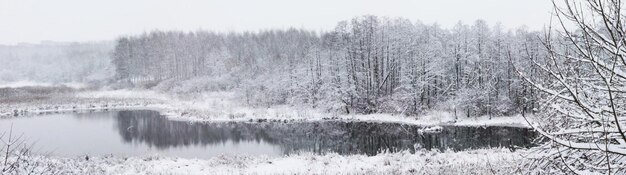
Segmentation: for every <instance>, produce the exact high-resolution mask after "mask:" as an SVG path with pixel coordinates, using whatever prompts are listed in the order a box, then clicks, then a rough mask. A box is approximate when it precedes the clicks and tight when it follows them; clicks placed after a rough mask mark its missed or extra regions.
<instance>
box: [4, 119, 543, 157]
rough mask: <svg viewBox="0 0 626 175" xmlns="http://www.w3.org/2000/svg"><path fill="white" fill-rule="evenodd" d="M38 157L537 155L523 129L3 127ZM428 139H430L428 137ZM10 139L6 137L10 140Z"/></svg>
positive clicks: (84, 123)
mask: <svg viewBox="0 0 626 175" xmlns="http://www.w3.org/2000/svg"><path fill="white" fill-rule="evenodd" d="M11 126H12V127H13V133H14V134H20V135H23V137H24V138H25V139H26V141H27V142H28V143H32V144H33V150H34V151H35V152H37V153H44V154H51V155H54V156H82V155H115V156H152V155H160V156H169V157H182V158H211V157H214V156H217V155H220V154H248V155H268V156H279V155H288V154H294V153H300V152H314V153H318V154H326V153H330V152H334V153H338V154H343V155H346V154H364V155H376V154H378V153H381V152H397V151H404V150H407V151H410V152H414V151H415V150H418V149H428V150H432V149H437V150H440V151H450V150H452V151H462V150H471V149H479V148H493V147H505V148H510V149H511V150H514V149H517V148H527V147H532V146H534V145H535V144H534V143H533V140H534V138H535V137H536V136H537V134H536V133H535V132H533V131H532V130H531V129H528V128H518V127H502V126H488V127H463V126H443V127H441V128H440V130H437V131H434V132H428V131H429V130H428V129H425V128H424V127H421V126H415V125H407V124H397V123H368V122H344V121H331V120H329V121H320V122H285V121H280V122H221V123H202V122H186V121H177V120H170V119H168V118H166V117H164V116H162V115H160V114H159V113H158V112H155V111H148V110H134V111H105V112H91V113H58V114H43V115H35V116H31V117H18V118H9V119H0V133H2V132H5V131H6V132H8V131H9V130H10V128H11ZM425 131H426V132H425ZM5 137H6V136H5Z"/></svg>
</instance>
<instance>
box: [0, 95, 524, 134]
mask: <svg viewBox="0 0 626 175" xmlns="http://www.w3.org/2000/svg"><path fill="white" fill-rule="evenodd" d="M65 98H70V99H72V100H69V101H68V100H65V101H63V100H64V99H61V100H58V101H55V100H51V101H49V102H45V103H32V104H31V103H26V104H18V105H6V104H2V106H0V118H7V117H16V116H21V115H30V114H41V113H54V112H84V111H103V110H124V109H148V110H156V111H159V112H161V113H162V114H164V115H166V116H167V117H169V118H171V119H173V120H184V121H191V122H231V121H235V122H248V121H272V120H274V121H275V120H280V121H283V120H287V121H307V122H314V121H322V120H341V121H363V122H386V123H402V124H411V125H421V126H443V125H452V126H511V127H529V125H528V124H527V122H526V121H525V120H524V118H523V117H521V116H520V115H515V116H504V117H492V118H489V116H480V117H469V118H467V117H465V116H458V117H455V116H454V114H452V113H449V112H442V111H433V112H429V113H427V114H425V115H422V116H417V117H414V116H403V115H397V114H386V113H383V114H334V113H328V112H324V111H320V110H318V109H312V108H304V107H294V106H288V105H279V106H272V107H263V108H262V107H248V106H246V105H242V104H239V103H237V102H236V100H235V99H234V94H233V93H232V92H212V93H202V94H199V96H197V97H194V98H193V99H183V98H180V97H178V96H173V95H168V94H163V93H158V92H154V91H146V90H110V91H85V92H78V93H77V94H75V95H72V96H71V97H65ZM72 101H77V102H72ZM46 103H49V104H46Z"/></svg>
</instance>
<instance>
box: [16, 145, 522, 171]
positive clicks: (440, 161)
mask: <svg viewBox="0 0 626 175" xmlns="http://www.w3.org/2000/svg"><path fill="white" fill-rule="evenodd" d="M522 154H523V153H520V152H519V151H518V152H510V151H509V150H507V149H483V150H474V151H464V152H444V153H440V152H435V151H418V152H416V153H415V154H410V153H408V152H400V153H389V154H379V155H376V156H364V155H351V156H342V155H337V154H329V155H314V154H307V153H304V154H299V155H291V156H285V157H265V156H246V155H222V156H218V157H214V158H212V159H208V160H199V159H178V158H163V157H144V158H140V157H130V158H119V157H90V158H89V160H86V159H85V158H83V157H77V158H48V157H42V156H34V157H30V158H29V159H32V162H37V163H38V164H40V165H48V166H49V167H50V168H49V169H50V170H54V172H56V173H58V174H521V173H523V172H526V170H524V169H523V168H522V167H520V165H519V164H520V163H519V162H520V160H522V159H523V157H522V156H521V155H522ZM24 169H29V167H28V166H26V167H22V169H21V172H22V173H26V171H24ZM44 174H45V173H44Z"/></svg>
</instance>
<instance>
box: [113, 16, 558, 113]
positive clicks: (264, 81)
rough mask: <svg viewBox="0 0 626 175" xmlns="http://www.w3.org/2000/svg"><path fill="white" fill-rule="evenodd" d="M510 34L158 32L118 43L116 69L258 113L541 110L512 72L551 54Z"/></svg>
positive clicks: (389, 28)
mask: <svg viewBox="0 0 626 175" xmlns="http://www.w3.org/2000/svg"><path fill="white" fill-rule="evenodd" d="M503 28H504V27H503V26H502V25H500V24H496V25H493V26H490V25H489V24H488V23H487V22H486V21H484V20H478V21H475V22H474V23H472V24H463V23H458V24H457V25H455V26H454V27H453V28H451V29H445V28H441V27H440V26H438V25H436V24H423V23H420V22H417V23H415V22H412V21H410V20H408V19H403V18H386V17H377V16H361V17H356V18H354V19H350V20H347V21H342V22H339V23H338V24H337V26H336V27H335V29H334V30H332V31H329V32H314V31H307V30H298V29H289V30H267V31H260V32H245V33H216V32H207V31H197V32H179V31H153V32H149V33H145V34H143V35H139V36H130V37H122V38H119V39H118V40H117V44H116V47H115V51H114V53H113V63H114V64H115V67H116V70H117V72H116V73H117V74H116V77H115V78H116V80H117V81H118V82H120V83H129V84H133V85H136V86H137V85H139V86H143V87H146V88H155V89H159V90H165V91H171V92H177V93H186V92H199V91H225V90H226V91H232V90H234V91H237V92H239V93H241V96H242V97H241V98H243V99H245V101H246V102H247V103H248V104H251V105H266V106H269V105H274V104H290V105H306V106H311V107H314V108H322V109H324V110H329V111H336V112H342V113H380V112H383V113H385V112H390V113H401V114H407V115H412V114H419V113H420V112H423V111H427V110H434V109H436V110H446V111H453V112H455V113H458V114H459V115H461V114H462V116H468V117H469V116H479V115H495V116H501V115H511V114H516V113H521V112H522V111H523V110H529V109H531V108H532V107H534V102H535V97H536V92H534V90H533V89H532V88H530V87H529V86H527V85H526V84H524V83H523V82H522V79H520V78H519V76H517V75H516V73H515V72H514V71H512V70H513V67H514V65H518V67H520V69H522V70H524V71H527V72H529V73H530V75H538V74H539V73H538V71H537V70H536V69H537V68H536V67H535V66H533V65H532V64H530V62H531V60H534V59H537V58H540V57H543V56H544V55H545V54H546V50H545V48H544V47H542V45H541V42H540V40H539V39H540V35H541V34H540V32H537V31H529V30H527V29H525V28H519V29H516V30H505V29H503ZM528 58H530V59H528ZM537 60H539V59H537Z"/></svg>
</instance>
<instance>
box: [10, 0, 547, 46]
mask: <svg viewBox="0 0 626 175" xmlns="http://www.w3.org/2000/svg"><path fill="white" fill-rule="evenodd" d="M550 10H551V2H550V1H549V0H306V1H303V0H220V1H217V0H99V1H95V0H0V44H16V43H21V42H28V43H38V42H39V41H42V40H52V41H93V40H112V39H115V38H116V37H117V36H120V35H129V34H138V33H142V32H144V31H150V30H153V29H161V30H171V29H175V30H185V31H193V30H198V29H204V30H213V31H258V30H261V29H274V28H277V29H283V28H288V27H296V28H304V29H312V30H317V31H327V30H331V29H332V28H333V27H334V26H335V24H336V23H337V22H339V21H341V20H347V19H350V18H352V17H354V16H359V15H366V14H370V15H378V16H389V17H404V18H408V19H410V20H412V21H417V20H421V21H422V22H424V23H428V24H431V23H434V22H437V23H439V24H440V25H442V26H443V27H445V28H449V27H451V26H453V25H454V24H456V23H457V22H458V21H463V22H464V23H468V24H471V23H472V22H473V21H474V20H476V19H484V20H486V21H487V22H488V23H489V24H490V25H494V24H495V23H496V22H501V23H502V24H503V25H504V26H505V27H507V28H516V27H519V26H522V25H526V26H528V27H529V28H530V29H533V30H540V29H542V28H543V26H544V24H546V23H547V22H548V21H549V18H550Z"/></svg>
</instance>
